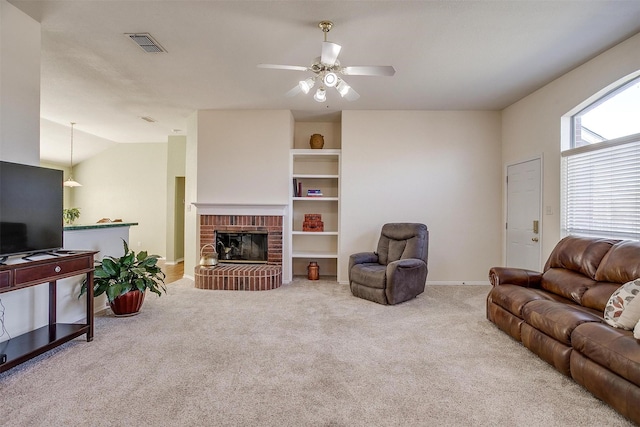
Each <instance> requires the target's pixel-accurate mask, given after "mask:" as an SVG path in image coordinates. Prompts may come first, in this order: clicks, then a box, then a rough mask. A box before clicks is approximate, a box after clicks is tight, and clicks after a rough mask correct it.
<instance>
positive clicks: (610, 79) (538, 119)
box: [501, 34, 640, 263]
mask: <svg viewBox="0 0 640 427" xmlns="http://www.w3.org/2000/svg"><path fill="white" fill-rule="evenodd" d="M639 52H640V34H637V35H635V36H633V37H631V38H629V39H627V40H626V41H624V42H622V43H620V44H619V45H617V46H615V47H613V48H612V49H609V50H608V51H606V52H604V53H602V54H601V55H599V56H597V57H595V58H594V59H592V60H591V61H589V62H587V63H585V64H584V65H582V66H580V67H578V68H576V69H574V70H572V71H571V72H569V73H567V74H565V75H563V76H562V77H560V78H558V79H557V80H555V81H553V82H551V83H549V84H548V85H546V86H544V87H543V88H541V89H539V90H537V91H536V92H534V93H532V94H531V95H529V96H527V97H525V98H523V99H522V100H520V101H519V102H517V103H515V104H513V105H511V106H509V107H508V108H506V109H505V110H504V111H503V112H502V144H503V146H502V147H503V148H502V157H503V166H502V168H503V169H502V171H503V173H504V171H505V170H504V167H505V166H506V165H507V164H511V163H516V162H519V161H522V160H526V159H529V158H531V157H533V156H536V155H540V154H542V155H543V159H544V163H543V165H544V170H543V201H542V204H543V212H546V210H547V209H548V208H549V209H551V212H552V214H551V215H544V216H543V217H542V228H541V230H542V236H541V238H542V262H543V263H544V262H545V260H546V259H547V258H548V257H549V254H550V253H551V251H552V250H553V248H554V247H555V245H556V243H557V242H558V240H560V238H561V236H560V147H561V139H562V137H563V132H562V131H561V122H565V123H564V129H565V130H564V137H565V138H566V137H568V132H569V129H568V127H567V126H566V120H565V121H562V120H561V118H562V116H564V115H567V114H568V113H569V112H570V111H572V110H575V109H576V107H577V106H579V105H581V104H582V105H584V104H585V102H588V100H589V99H594V98H595V97H597V96H598V94H599V93H603V91H604V90H606V88H607V87H608V86H612V85H613V84H614V83H615V82H617V81H619V80H620V79H623V78H624V77H625V76H628V75H629V74H631V73H634V72H637V71H638V70H640V53H639ZM501 182H502V183H504V182H505V181H504V180H501ZM502 191H505V190H504V188H503V190H502ZM505 203H506V200H503V204H505ZM505 221H506V219H505V210H504V209H503V221H502V222H503V223H504V222H505ZM502 233H503V234H502V243H503V245H502V247H503V260H504V256H505V255H504V254H505V245H504V242H505V238H506V237H505V234H504V233H505V231H504V229H503V230H502Z"/></svg>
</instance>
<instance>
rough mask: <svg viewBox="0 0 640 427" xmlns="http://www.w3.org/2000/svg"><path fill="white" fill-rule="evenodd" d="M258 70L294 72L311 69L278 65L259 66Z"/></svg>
mask: <svg viewBox="0 0 640 427" xmlns="http://www.w3.org/2000/svg"><path fill="white" fill-rule="evenodd" d="M258 68H271V69H274V70H293V71H307V70H308V69H309V68H307V67H302V66H299V65H277V64H258Z"/></svg>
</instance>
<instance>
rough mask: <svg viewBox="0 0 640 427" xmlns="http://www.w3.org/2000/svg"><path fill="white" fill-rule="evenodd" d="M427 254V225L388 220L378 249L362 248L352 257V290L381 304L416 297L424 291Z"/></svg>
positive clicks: (350, 268)
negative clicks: (364, 249) (369, 250)
mask: <svg viewBox="0 0 640 427" xmlns="http://www.w3.org/2000/svg"><path fill="white" fill-rule="evenodd" d="M428 254H429V231H428V230H427V226H426V225H424V224H416V223H391V224H385V225H384V226H383V227H382V231H381V235H380V240H379V241H378V250H377V252H360V253H357V254H353V255H351V257H350V258H349V286H350V287H351V293H352V294H353V295H354V296H357V297H359V298H364V299H367V300H370V301H374V302H377V303H380V304H398V303H401V302H404V301H407V300H409V299H412V298H415V297H416V296H418V295H420V294H421V293H422V292H424V285H425V282H426V280H427V258H428Z"/></svg>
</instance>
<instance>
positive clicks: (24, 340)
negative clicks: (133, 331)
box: [0, 251, 97, 372]
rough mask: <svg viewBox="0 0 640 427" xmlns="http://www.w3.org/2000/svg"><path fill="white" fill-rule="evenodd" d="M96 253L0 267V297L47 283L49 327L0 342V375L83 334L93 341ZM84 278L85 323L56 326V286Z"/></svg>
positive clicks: (71, 253) (68, 253)
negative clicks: (69, 279)
mask: <svg viewBox="0 0 640 427" xmlns="http://www.w3.org/2000/svg"><path fill="white" fill-rule="evenodd" d="M96 253H97V252H85V251H62V252H61V253H59V254H58V256H55V257H50V258H47V259H43V260H38V261H25V260H20V261H19V262H15V263H9V264H7V265H0V293H4V292H11V291H15V290H18V289H24V288H27V287H30V286H37V285H41V284H45V283H47V282H49V324H48V325H47V326H43V327H41V328H38V329H36V330H33V331H31V332H27V333H25V334H22V335H19V336H17V337H12V338H11V339H10V340H9V341H4V342H0V354H4V355H6V362H5V363H2V364H0V372H4V371H6V370H8V369H11V368H13V367H14V366H16V365H19V364H20V363H23V362H26V361H27V360H29V359H31V358H33V357H36V356H38V355H40V354H42V353H44V352H46V351H49V350H51V349H52V348H54V347H57V346H59V345H61V344H64V343H65V342H67V341H70V340H72V339H74V338H76V337H79V336H80V335H82V334H87V341H92V340H93V269H94V265H93V256H94V255H95V254H96ZM80 274H86V275H87V293H86V297H87V320H86V323H57V322H56V311H57V310H56V302H57V301H56V299H57V298H56V285H57V281H58V280H60V279H64V278H66V277H72V276H77V275H80Z"/></svg>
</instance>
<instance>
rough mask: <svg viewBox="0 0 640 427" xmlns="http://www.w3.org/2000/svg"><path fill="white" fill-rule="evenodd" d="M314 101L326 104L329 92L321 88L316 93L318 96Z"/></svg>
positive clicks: (314, 96) (314, 97)
mask: <svg viewBox="0 0 640 427" xmlns="http://www.w3.org/2000/svg"><path fill="white" fill-rule="evenodd" d="M313 99H315V100H316V101H318V102H325V101H326V100H327V91H326V90H325V89H324V88H323V87H321V88H319V89H318V90H317V91H316V94H315V95H313Z"/></svg>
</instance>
